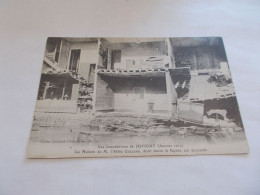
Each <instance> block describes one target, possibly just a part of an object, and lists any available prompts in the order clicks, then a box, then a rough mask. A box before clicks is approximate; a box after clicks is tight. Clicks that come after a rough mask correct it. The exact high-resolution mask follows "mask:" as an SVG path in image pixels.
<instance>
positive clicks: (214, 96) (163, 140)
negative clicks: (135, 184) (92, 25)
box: [27, 37, 249, 158]
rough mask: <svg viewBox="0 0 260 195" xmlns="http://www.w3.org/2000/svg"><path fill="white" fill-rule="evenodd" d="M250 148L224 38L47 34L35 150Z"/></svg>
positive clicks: (86, 153) (103, 152)
mask: <svg viewBox="0 0 260 195" xmlns="http://www.w3.org/2000/svg"><path fill="white" fill-rule="evenodd" d="M248 150H249V149H248V144H247V140H246V136H245V130H244V127H243V123H242V119H241V116H240V111H239V106H238V102H237V98H236V93H235V89H234V86H233V81H232V77H231V72H230V68H229V64H228V60H227V56H226V52H225V48H224V44H223V40H222V38H221V37H178V38H177V37H176V38H172V37H167V38H102V37H100V38H72V37H50V38H48V39H47V43H46V48H45V53H44V57H43V64H42V70H41V78H40V83H39V90H38V95H37V100H36V104H35V112H34V116H33V122H32V128H31V135H30V139H29V143H28V147H27V157H28V158H66V157H116V156H159V155H166V156H168V155H197V154H239V153H248Z"/></svg>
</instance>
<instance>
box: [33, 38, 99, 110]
mask: <svg viewBox="0 0 260 195" xmlns="http://www.w3.org/2000/svg"><path fill="white" fill-rule="evenodd" d="M97 57H98V39H96V38H48V40H47V44H46V50H45V54H44V60H43V67H42V75H41V80H40V86H39V92H38V97H37V104H36V111H45V112H72V113H75V112H78V111H79V110H81V111H82V110H88V109H91V108H92V106H93V105H92V100H93V95H92V94H93V84H94V75H95V73H94V72H95V68H96V64H97Z"/></svg>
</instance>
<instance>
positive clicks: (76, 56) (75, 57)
mask: <svg viewBox="0 0 260 195" xmlns="http://www.w3.org/2000/svg"><path fill="white" fill-rule="evenodd" d="M80 52H81V50H80V49H72V50H71V52H70V63H69V70H72V71H75V72H78V69H79V60H80Z"/></svg>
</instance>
